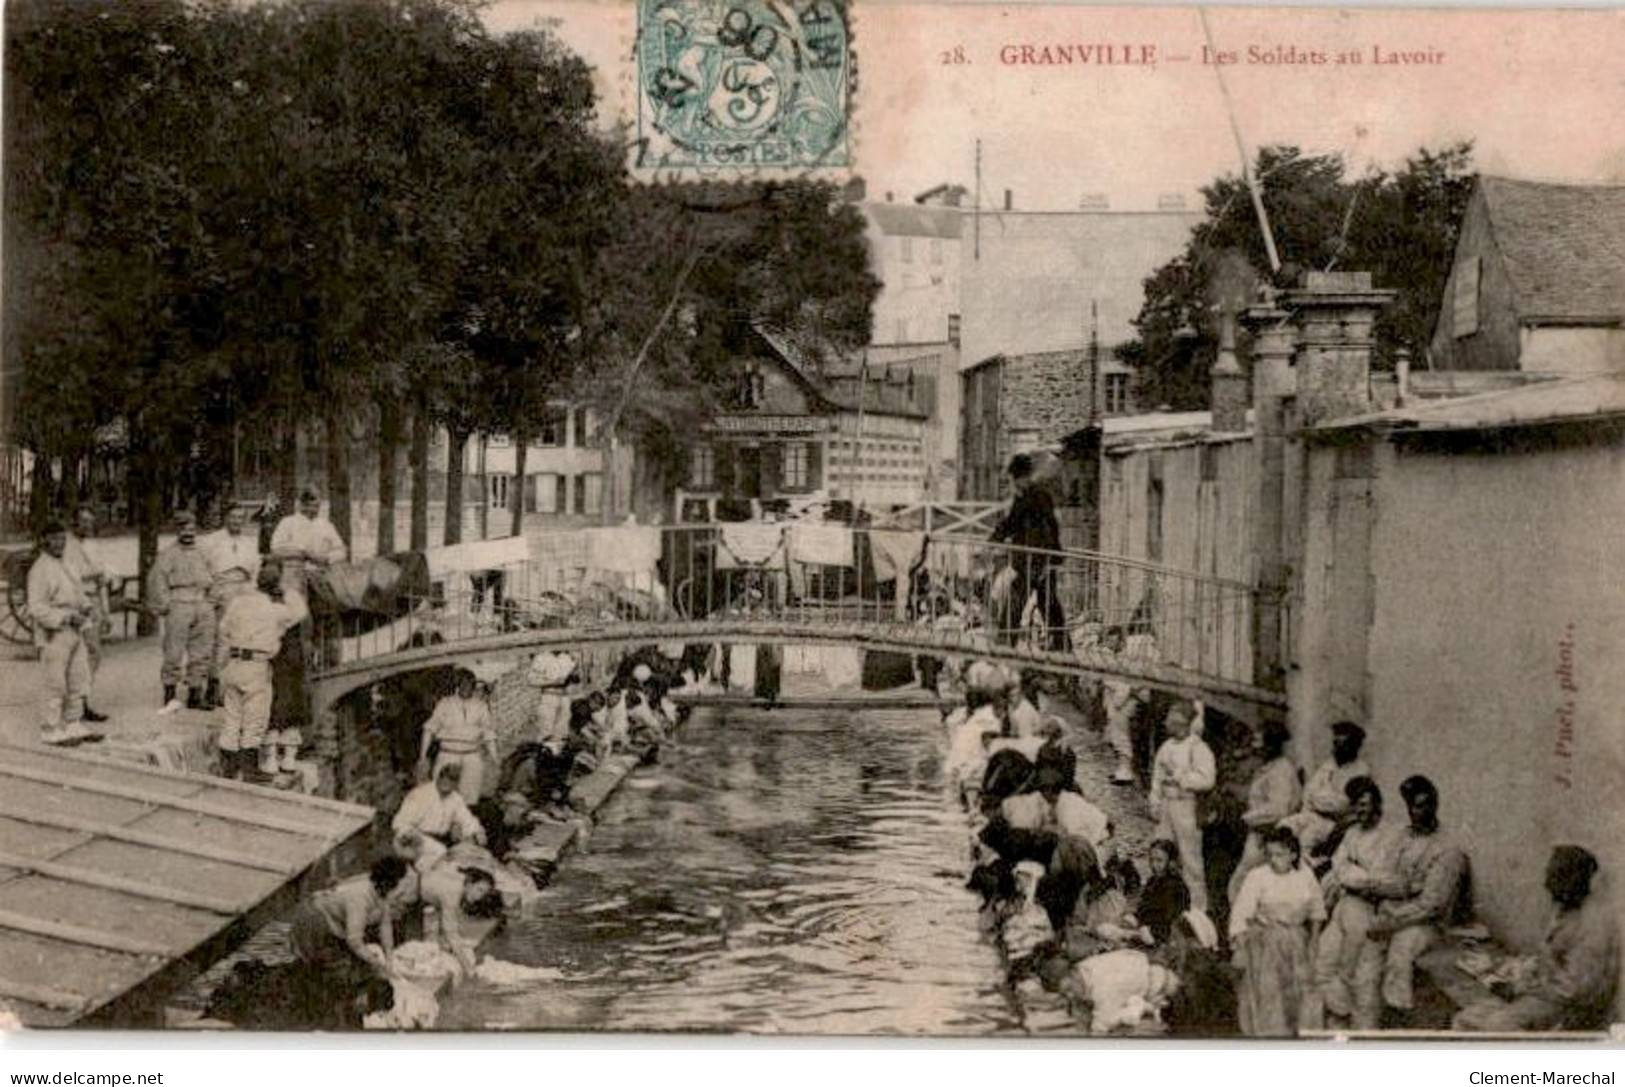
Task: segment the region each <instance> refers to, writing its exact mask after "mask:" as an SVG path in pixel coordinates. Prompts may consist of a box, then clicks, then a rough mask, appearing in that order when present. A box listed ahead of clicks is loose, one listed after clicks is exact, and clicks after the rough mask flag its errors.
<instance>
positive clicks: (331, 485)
mask: <svg viewBox="0 0 1625 1087" xmlns="http://www.w3.org/2000/svg"><path fill="white" fill-rule="evenodd" d="M322 424H323V426H324V427H325V428H326V431H327V450H326V453H327V456H326V461H327V464H326V470H327V518H328V520H330V521H332V522H333V527H334V528H336V529H338V532H339V539H341V540H343V541H344V545H345V546H346V547H349V546H350V535H351V532H350V428H349V427H348V426H346V425H345V419H344V409H343V408H342V407H341V406H339V405H338V404H329V405H328V407H327V410H326V411H324V412H322Z"/></svg>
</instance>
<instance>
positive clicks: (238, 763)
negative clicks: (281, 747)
mask: <svg viewBox="0 0 1625 1087" xmlns="http://www.w3.org/2000/svg"><path fill="white" fill-rule="evenodd" d="M280 581H281V571H279V570H278V569H277V568H276V567H275V565H269V566H265V567H262V568H261V569H260V572H259V575H258V577H257V579H256V585H255V588H253V589H251V590H249V591H247V592H242V593H239V594H238V595H237V596H235V597H233V598H232V600H231V602H230V603H229V604H227V605H226V611H225V614H224V615H223V616H222V617H221V620H220V637H221V638H223V639H224V640H225V643H226V665H225V668H224V669H223V670H222V671H221V676H220V678H221V681H222V687H223V692H222V693H223V694H224V697H225V721H224V723H223V725H222V727H221V729H220V765H221V772H222V773H223V774H224V775H225V776H226V777H237V776H241V777H242V779H243V780H244V781H254V782H263V781H265V780H266V773H265V771H264V770H263V769H262V766H263V764H264V763H265V762H267V761H269V753H267V755H266V756H263V757H262V756H261V753H260V744H261V742H262V741H263V740H264V738H265V729H266V726H267V725H268V724H269V723H270V720H271V658H272V657H274V656H276V654H277V650H279V649H280V648H282V635H284V634H285V633H287V632H288V631H289V630H290V629H291V628H293V627H295V626H298V625H299V624H300V623H301V622H303V621H304V618H305V615H306V614H307V612H306V609H305V598H304V596H303V595H302V594H300V593H293V594H292V595H290V596H289V597H288V598H287V600H286V601H285V602H283V601H277V600H273V599H272V598H271V596H270V594H271V593H272V592H277V591H279V589H280Z"/></svg>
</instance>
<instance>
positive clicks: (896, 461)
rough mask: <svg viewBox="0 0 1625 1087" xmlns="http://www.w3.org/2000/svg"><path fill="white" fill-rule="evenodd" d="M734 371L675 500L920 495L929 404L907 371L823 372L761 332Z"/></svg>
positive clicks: (899, 500) (888, 501)
mask: <svg viewBox="0 0 1625 1087" xmlns="http://www.w3.org/2000/svg"><path fill="white" fill-rule="evenodd" d="M847 368H849V363H847V364H843V367H842V370H841V372H842V373H844V372H845V370H846V369H847ZM740 371H741V376H740V381H739V385H738V389H737V391H736V394H735V396H734V397H733V398H732V400H731V401H730V403H729V405H728V407H727V409H726V410H724V411H722V412H720V413H718V414H717V415H716V417H715V418H714V419H712V420H711V422H710V423H709V424H707V425H706V427H705V428H704V433H703V434H702V435H701V436H700V439H699V440H698V441H696V442H695V443H694V445H693V446H692V447H691V448H690V451H689V471H688V478H687V481H686V484H685V486H684V487H683V489H682V492H681V498H682V499H683V500H685V501H686V500H687V499H690V498H698V499H709V498H725V499H733V500H740V501H751V500H754V501H756V502H762V503H771V502H779V501H786V502H791V503H797V502H814V501H827V500H842V501H850V502H852V503H854V504H855V505H859V506H871V507H873V506H891V505H904V504H908V503H912V502H919V501H922V500H923V499H924V498H925V497H926V495H927V491H926V487H927V459H926V445H927V423H928V419H929V414H928V412H927V411H926V410H925V408H924V407H923V401H922V391H921V388H920V386H918V385H916V384H915V383H914V382H912V381H911V380H910V379H909V377H908V374H907V373H906V372H905V371H902V370H900V369H894V370H893V371H892V372H891V373H890V374H886V373H884V372H879V373H876V372H870V371H869V370H868V369H867V368H862V367H860V369H859V372H858V376H856V377H852V378H850V379H843V378H839V377H837V378H835V379H833V380H831V379H827V378H824V377H823V376H822V375H817V373H816V371H815V369H814V368H813V366H812V365H811V364H810V363H809V362H808V361H807V360H806V359H805V358H804V357H803V356H802V354H801V353H800V352H799V351H798V350H797V349H796V348H795V347H794V346H793V345H791V344H790V343H789V342H788V341H786V340H785V339H783V338H781V337H778V336H775V335H772V334H769V333H765V332H758V333H757V334H756V335H755V338H754V350H753V351H752V352H751V353H750V355H749V356H748V357H746V358H744V359H741V360H740ZM860 386H861V394H860V391H859V389H860Z"/></svg>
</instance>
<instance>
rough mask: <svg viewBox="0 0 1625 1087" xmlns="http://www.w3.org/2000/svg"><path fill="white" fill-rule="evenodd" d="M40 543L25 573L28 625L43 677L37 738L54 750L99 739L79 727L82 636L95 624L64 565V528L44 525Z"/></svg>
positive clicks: (86, 665) (84, 664) (83, 688)
mask: <svg viewBox="0 0 1625 1087" xmlns="http://www.w3.org/2000/svg"><path fill="white" fill-rule="evenodd" d="M44 543H45V546H44V550H43V551H42V552H41V553H40V557H39V558H38V559H36V560H34V565H33V566H31V567H29V569H28V620H29V623H30V624H31V625H32V626H33V628H34V644H35V645H36V646H38V647H39V651H40V664H41V665H42V666H43V668H44V672H45V698H44V703H43V705H42V707H41V709H42V711H43V712H42V713H41V716H40V739H41V740H43V741H44V742H45V743H48V744H52V745H55V746H68V745H72V744H79V743H85V742H89V741H94V740H100V739H101V736H100V735H98V734H97V733H94V732H91V731H90V730H89V729H87V728H85V726H84V725H83V724H81V723H80V721H81V718H82V717H83V716H84V712H85V693H86V692H87V691H88V690H89V689H90V655H89V652H88V651H87V650H86V648H85V640H84V637H83V635H82V633H81V632H82V631H83V630H84V628H85V625H86V624H87V623H93V622H95V621H96V611H95V607H94V605H92V604H91V602H90V599H89V598H88V597H87V596H86V595H85V590H84V585H83V583H82V582H81V580H80V579H79V577H78V576H77V575H76V573H75V572H74V571H73V570H71V569H69V567H68V565H67V564H66V563H65V562H64V561H63V556H64V554H66V552H67V547H68V529H67V526H66V525H64V524H62V522H60V521H52V522H51V523H50V524H48V525H46V526H45V541H44Z"/></svg>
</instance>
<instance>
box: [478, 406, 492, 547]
mask: <svg viewBox="0 0 1625 1087" xmlns="http://www.w3.org/2000/svg"><path fill="white" fill-rule="evenodd" d="M489 440H490V439H489V438H488V437H487V436H486V435H485V434H484V433H481V434H480V460H479V466H480V539H482V540H489V539H490V538H491V480H490V477H488V476H487V475H486V474H485V449H486V444H487V442H488V441H489Z"/></svg>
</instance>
